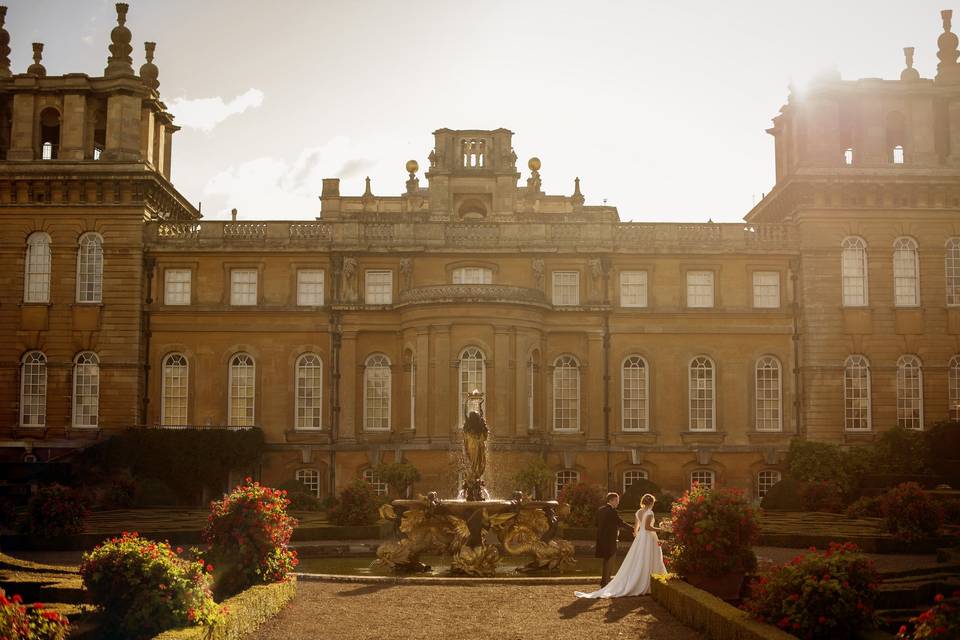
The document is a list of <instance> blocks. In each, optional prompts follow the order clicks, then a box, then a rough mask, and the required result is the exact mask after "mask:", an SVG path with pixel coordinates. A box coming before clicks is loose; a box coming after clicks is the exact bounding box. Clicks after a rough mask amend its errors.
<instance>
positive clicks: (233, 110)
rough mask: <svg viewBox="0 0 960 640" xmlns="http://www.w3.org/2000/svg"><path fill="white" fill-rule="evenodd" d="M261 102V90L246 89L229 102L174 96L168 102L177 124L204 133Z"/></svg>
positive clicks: (257, 105) (218, 99)
mask: <svg viewBox="0 0 960 640" xmlns="http://www.w3.org/2000/svg"><path fill="white" fill-rule="evenodd" d="M261 104H263V91H260V90H259V89H248V90H247V91H246V92H245V93H242V94H240V95H239V96H237V97H236V98H234V99H233V100H230V101H229V102H224V100H223V98H221V97H220V96H217V97H215V98H194V99H192V100H190V99H187V98H174V99H173V100H171V101H170V103H169V105H168V106H169V108H170V112H171V113H172V114H173V115H174V116H175V117H176V123H177V124H178V125H181V126H184V127H189V128H191V129H199V130H200V131H203V132H205V133H209V132H210V131H213V129H214V127H216V126H217V125H218V124H220V123H221V122H223V121H224V120H226V119H227V118H229V117H230V116H233V115H238V114H241V113H243V112H244V111H246V110H247V109H256V108H257V107H259V106H260V105H261Z"/></svg>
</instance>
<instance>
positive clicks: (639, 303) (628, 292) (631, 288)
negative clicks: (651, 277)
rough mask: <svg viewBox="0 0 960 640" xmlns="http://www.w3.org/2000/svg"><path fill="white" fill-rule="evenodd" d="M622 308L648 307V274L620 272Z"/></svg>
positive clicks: (643, 272) (644, 272) (642, 272)
mask: <svg viewBox="0 0 960 640" xmlns="http://www.w3.org/2000/svg"><path fill="white" fill-rule="evenodd" d="M620 306H621V307H646V306H647V272H646V271H621V272H620Z"/></svg>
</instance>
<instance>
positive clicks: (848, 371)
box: [843, 356, 870, 431]
mask: <svg viewBox="0 0 960 640" xmlns="http://www.w3.org/2000/svg"><path fill="white" fill-rule="evenodd" d="M843 389H844V426H845V428H846V429H847V430H848V431H867V430H869V429H870V367H869V365H868V364H867V360H866V358H864V357H863V356H850V357H849V358H847V362H846V365H845V366H844V372H843Z"/></svg>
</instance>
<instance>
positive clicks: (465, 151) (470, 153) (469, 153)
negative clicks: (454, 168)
mask: <svg viewBox="0 0 960 640" xmlns="http://www.w3.org/2000/svg"><path fill="white" fill-rule="evenodd" d="M460 159H461V161H462V162H463V166H464V167H465V168H468V169H482V168H484V167H485V166H486V165H487V141H486V140H484V139H483V138H462V139H461V140H460Z"/></svg>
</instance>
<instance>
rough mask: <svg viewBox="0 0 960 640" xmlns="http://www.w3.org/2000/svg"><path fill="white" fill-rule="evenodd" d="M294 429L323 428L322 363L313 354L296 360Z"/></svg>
mask: <svg viewBox="0 0 960 640" xmlns="http://www.w3.org/2000/svg"><path fill="white" fill-rule="evenodd" d="M296 377H297V397H296V407H297V415H296V420H295V423H294V427H295V428H296V429H319V428H321V427H322V426H323V402H322V400H323V362H322V361H321V360H320V356H318V355H317V354H315V353H305V354H303V355H302V356H300V357H299V358H297V371H296Z"/></svg>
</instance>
